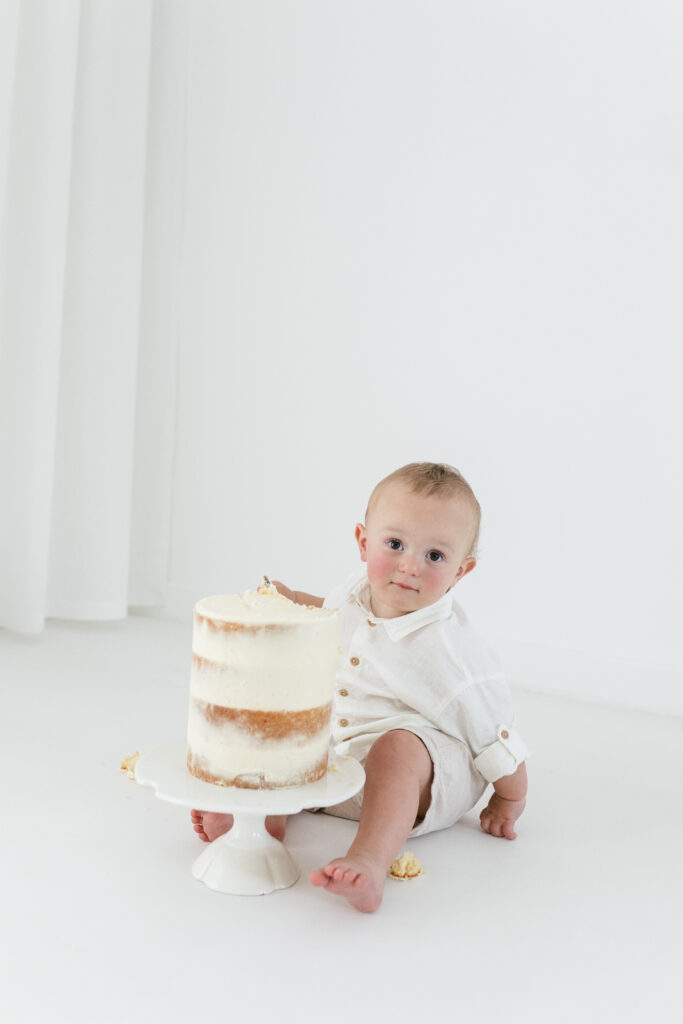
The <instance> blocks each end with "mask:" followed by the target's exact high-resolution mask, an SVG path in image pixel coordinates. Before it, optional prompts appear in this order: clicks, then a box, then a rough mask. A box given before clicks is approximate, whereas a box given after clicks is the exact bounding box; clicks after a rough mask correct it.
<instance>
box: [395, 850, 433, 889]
mask: <svg viewBox="0 0 683 1024" xmlns="http://www.w3.org/2000/svg"><path fill="white" fill-rule="evenodd" d="M424 874H426V872H425V869H424V868H423V867H422V864H421V863H420V861H419V860H418V859H417V857H415V856H414V855H413V854H412V853H411V852H410V851H409V850H406V852H405V853H403V854H401V856H400V857H397V858H396V860H395V861H394V863H393V864H392V865H391V867H390V868H389V875H390V876H391V878H397V879H398V880H399V881H400V882H404V881H405V880H406V879H408V878H419V876H420V875H424Z"/></svg>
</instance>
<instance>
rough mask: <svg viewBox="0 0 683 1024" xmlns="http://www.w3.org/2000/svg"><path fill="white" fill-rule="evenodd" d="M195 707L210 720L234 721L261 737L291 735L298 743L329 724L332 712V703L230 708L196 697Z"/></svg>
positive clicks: (213, 722) (273, 737)
mask: <svg viewBox="0 0 683 1024" xmlns="http://www.w3.org/2000/svg"><path fill="white" fill-rule="evenodd" d="M194 706H195V711H196V712H197V714H198V715H200V716H203V717H204V718H205V719H206V720H207V722H209V723H211V724H213V725H218V726H220V725H221V724H222V723H225V722H231V723H232V724H233V725H234V726H235V727H236V728H237V729H241V730H242V732H244V733H247V734H248V735H250V736H253V737H254V738H255V739H258V740H280V739H285V738H287V739H289V740H290V741H291V742H293V743H296V742H298V741H299V740H300V739H302V738H305V737H307V736H315V735H316V733H319V732H320V731H321V730H324V729H326V728H327V726H328V725H329V722H330V715H331V714H332V703H331V702H330V703H329V704H323V705H322V707H319V708H307V709H306V710H305V711H252V710H248V709H246V708H229V707H225V706H224V705H222V704H206V703H205V702H204V701H200V700H196V699H195V701H194Z"/></svg>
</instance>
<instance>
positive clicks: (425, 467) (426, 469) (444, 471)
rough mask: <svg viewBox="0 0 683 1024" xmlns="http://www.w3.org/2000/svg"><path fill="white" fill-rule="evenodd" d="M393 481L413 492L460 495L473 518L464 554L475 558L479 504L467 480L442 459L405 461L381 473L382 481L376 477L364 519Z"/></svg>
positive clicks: (448, 496)
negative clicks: (388, 472) (470, 536)
mask: <svg viewBox="0 0 683 1024" xmlns="http://www.w3.org/2000/svg"><path fill="white" fill-rule="evenodd" d="M395 481H400V482H401V483H405V484H407V485H408V487H410V489H411V491H413V492H414V493H415V494H424V495H432V494H434V495H436V496H437V497H441V498H464V499H465V500H466V501H467V503H468V504H469V506H470V509H471V511H472V520H473V522H472V528H473V534H472V540H471V542H470V546H469V550H468V552H467V554H468V557H472V558H474V557H476V554H477V544H478V543H479V529H480V526H481V505H480V504H479V502H478V501H477V499H476V498H475V496H474V491H473V490H472V488H471V487H470V485H469V484H468V483H467V480H465V477H464V476H463V475H462V473H461V472H460V471H459V470H458V469H455V467H454V466H449V465H448V464H447V463H445V462H409V463H408V465H407V466H401V468H400V469H396V470H394V472H393V473H390V474H389V476H385V477H384V479H383V480H380V482H379V483H378V484H377V486H376V487H375V488H374V490H373V492H372V494H371V495H370V500H369V501H368V507H367V509H366V512H365V521H366V522H367V521H368V516H369V515H370V512H371V510H372V506H373V505H374V503H375V502H376V501H377V498H378V496H379V494H380V492H381V491H383V490H384V488H385V487H386V486H387V484H390V483H394V482H395Z"/></svg>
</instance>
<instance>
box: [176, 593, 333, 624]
mask: <svg viewBox="0 0 683 1024" xmlns="http://www.w3.org/2000/svg"><path fill="white" fill-rule="evenodd" d="M195 611H196V612H197V614H198V615H205V616H206V617H207V618H210V619H212V620H214V621H216V622H235V623H245V624H248V625H252V626H255V625H259V624H260V623H267V622H270V623H286V622H314V621H315V620H316V619H326V618H329V617H330V616H331V615H334V611H333V610H332V609H330V608H314V607H312V606H311V605H304V604H295V603H294V601H290V600H289V598H288V597H285V596H284V594H278V592H277V590H276V589H275V587H259V589H258V590H247V591H246V592H245V593H244V594H214V595H213V596H212V597H204V598H202V600H201V601H199V603H198V604H197V606H196V607H195Z"/></svg>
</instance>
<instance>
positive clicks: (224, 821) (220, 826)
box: [190, 811, 234, 843]
mask: <svg viewBox="0 0 683 1024" xmlns="http://www.w3.org/2000/svg"><path fill="white" fill-rule="evenodd" d="M190 818H191V819H192V824H193V825H194V830H195V832H196V833H197V835H198V836H199V838H200V839H202V840H203V841H204V842H205V843H212V842H213V841H214V839H218V837H219V836H224V835H225V833H226V832H229V831H230V829H231V828H232V824H233V821H234V818H233V816H232V814H214V813H213V812H211V811H191V813H190Z"/></svg>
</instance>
